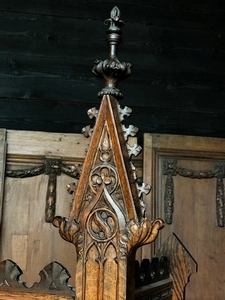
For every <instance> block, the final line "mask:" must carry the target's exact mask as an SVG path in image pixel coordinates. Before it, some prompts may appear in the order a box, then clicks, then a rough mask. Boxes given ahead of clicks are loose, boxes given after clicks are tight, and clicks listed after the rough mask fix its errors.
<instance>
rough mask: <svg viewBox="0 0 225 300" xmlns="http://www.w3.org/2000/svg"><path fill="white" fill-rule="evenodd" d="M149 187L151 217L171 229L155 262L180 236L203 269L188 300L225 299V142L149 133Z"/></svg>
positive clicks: (162, 237)
mask: <svg viewBox="0 0 225 300" xmlns="http://www.w3.org/2000/svg"><path fill="white" fill-rule="evenodd" d="M143 174H144V175H143V177H144V182H146V183H149V184H151V185H152V192H151V193H150V194H149V195H147V196H146V199H145V200H146V202H147V211H146V214H147V216H148V217H149V218H151V219H154V218H156V217H161V218H163V219H164V221H165V228H164V229H163V230H162V231H161V232H160V234H159V237H158V238H157V239H156V241H155V244H154V245H153V246H152V248H150V247H146V246H145V247H143V248H142V256H143V258H144V257H151V256H152V255H153V254H154V252H156V251H157V249H158V248H160V246H161V245H162V243H163V242H164V241H165V240H166V239H167V238H168V236H169V235H170V234H171V233H175V234H176V236H177V237H178V238H179V239H180V240H181V242H182V243H183V245H184V246H185V247H186V248H187V250H188V251H189V252H190V254H191V255H192V257H193V258H194V259H195V261H196V262H197V265H198V271H197V273H196V274H193V275H192V276H191V277H190V283H189V284H188V285H187V286H186V292H185V296H186V297H185V299H186V300H199V299H204V300H223V299H224V297H225V296H224V295H225V227H224V225H225V211H224V178H225V139H219V138H204V137H191V136H174V135H158V134H145V136H144V170H143Z"/></svg>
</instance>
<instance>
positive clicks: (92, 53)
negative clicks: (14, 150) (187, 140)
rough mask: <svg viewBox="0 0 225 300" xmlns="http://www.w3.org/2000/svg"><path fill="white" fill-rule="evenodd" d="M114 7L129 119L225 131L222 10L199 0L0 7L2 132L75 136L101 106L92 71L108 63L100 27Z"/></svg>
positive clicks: (148, 125)
mask: <svg viewBox="0 0 225 300" xmlns="http://www.w3.org/2000/svg"><path fill="white" fill-rule="evenodd" d="M114 5H118V6H119V8H120V9H121V12H122V19H123V20H124V21H125V23H126V26H125V27H124V29H123V42H122V45H121V47H120V51H119V58H120V60H121V61H126V62H131V63H132V64H133V65H134V68H133V72H132V75H131V77H130V78H129V79H127V80H126V81H124V82H122V83H121V84H120V85H119V88H120V89H121V91H122V92H123V93H124V95H125V98H124V100H123V101H122V102H121V104H122V105H128V106H130V107H133V108H134V113H133V116H132V117H131V119H128V120H127V122H128V123H130V120H132V124H134V125H137V126H138V127H139V128H140V130H141V131H147V132H149V131H151V132H162V133H166V132H168V133H179V134H180V133H181V134H182V133H184V134H200V135H216V136H218V135H223V134H225V129H224V128H225V126H224V122H223V117H222V112H223V111H225V104H224V96H225V79H224V78H225V76H224V75H225V71H224V70H225V35H224V30H225V22H224V20H223V16H224V12H225V3H224V2H223V1H218V2H216V3H213V2H207V3H205V1H203V0H201V1H198V3H196V2H190V3H186V2H184V1H171V0H161V1H155V0H154V1H153V0H150V1H145V0H142V1H139V2H138V3H134V2H133V1H131V0H126V1H125V0H121V1H119V2H117V3H114V2H113V1H107V3H105V2H99V1H97V0H94V1H71V0H68V1H66V3H65V2H62V1H59V0H54V1H52V0H47V1H42V0H39V1H34V0H31V1H29V3H28V2H27V0H21V1H19V2H18V1H15V0H7V1H6V0H5V1H1V3H0V28H1V34H0V45H1V46H0V102H1V113H0V114H1V124H0V126H1V127H7V128H11V129H30V130H35V129H36V130H46V131H65V132H80V128H82V127H83V124H84V125H86V124H87V123H86V122H85V121H83V119H84V120H85V118H86V112H85V111H86V110H87V109H89V108H91V107H92V106H98V105H99V100H98V99H97V93H98V92H99V91H100V90H101V88H102V87H103V83H102V82H101V81H100V80H98V79H97V78H95V77H94V76H93V75H92V74H91V69H92V66H93V63H94V60H95V59H96V58H99V59H105V58H106V57H107V47H106V44H105V41H104V36H105V30H106V28H105V27H104V25H103V21H104V20H105V19H106V18H107V17H109V13H110V10H111V8H112V7H113V6H114ZM5 101H6V102H5ZM23 106H25V107H23ZM135 107H136V108H135ZM73 110H74V111H75V112H73ZM72 112H73V115H74V118H73V115H72ZM137 112H138V114H137ZM87 120H88V121H89V119H87ZM81 124H82V125H81ZM80 125H81V126H80Z"/></svg>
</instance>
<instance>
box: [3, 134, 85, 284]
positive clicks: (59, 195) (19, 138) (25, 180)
mask: <svg viewBox="0 0 225 300" xmlns="http://www.w3.org/2000/svg"><path fill="white" fill-rule="evenodd" d="M0 134H1V136H0V157H1V159H0V196H1V198H0V199H1V202H0V208H1V211H2V213H1V216H2V222H1V245H0V260H1V261H3V260H6V259H10V260H13V261H14V262H15V263H17V264H18V266H19V267H20V268H21V269H22V271H23V275H22V276H21V278H20V280H21V281H23V282H26V284H27V285H28V286H32V285H33V283H34V282H39V281H40V276H39V275H38V274H39V272H40V271H41V270H42V269H43V268H44V267H45V266H46V265H48V264H49V263H51V262H52V261H57V262H58V263H60V264H62V265H63V266H64V267H65V268H66V269H67V270H68V271H69V273H70V274H71V276H72V278H71V279H70V281H69V283H70V284H71V285H73V286H74V275H75V267H76V251H75V249H74V246H73V245H72V244H70V243H68V242H66V241H64V240H62V238H61V237H60V235H59V232H58V229H57V228H54V227H53V225H52V224H51V220H52V218H53V217H54V216H55V215H61V216H65V217H67V216H68V215H69V212H70V206H71V202H72V199H73V197H74V196H73V195H72V192H73V191H74V189H75V185H76V181H77V178H78V177H79V172H80V170H81V168H82V166H81V165H82V162H83V160H84V157H85V151H86V149H87V147H88V143H89V141H88V139H86V138H85V137H84V136H83V135H81V134H61V133H44V132H29V131H12V130H1V131H0ZM6 146H7V147H6ZM6 148H7V151H5V149H6ZM5 163H6V172H4V168H5V167H4V164H5ZM4 174H5V177H4V176H3V175H4ZM68 191H69V193H68ZM3 192H4V193H3ZM3 194H4V195H3Z"/></svg>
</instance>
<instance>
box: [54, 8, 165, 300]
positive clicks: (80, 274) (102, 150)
mask: <svg viewBox="0 0 225 300" xmlns="http://www.w3.org/2000/svg"><path fill="white" fill-rule="evenodd" d="M105 24H106V25H109V29H108V30H107V38H106V41H107V43H108V46H109V56H108V59H106V60H105V61H100V60H97V61H96V62H95V65H94V68H93V73H94V74H95V75H96V76H98V77H101V78H103V80H104V82H105V87H104V88H103V89H102V91H101V92H100V93H99V94H98V96H99V98H100V99H101V106H100V109H99V110H97V109H96V108H93V109H90V110H89V111H88V115H89V117H90V118H93V117H95V118H96V122H95V126H94V128H90V126H87V127H86V128H84V129H83V133H84V135H85V136H90V146H89V148H88V151H87V154H86V158H85V161H84V164H83V169H82V172H81V176H80V179H79V182H78V185H77V189H76V192H75V196H74V201H73V206H72V209H71V212H70V215H69V217H68V218H64V217H55V218H54V220H53V224H54V226H56V227H58V228H59V233H60V235H61V236H62V238H63V239H65V240H66V241H68V242H71V243H73V244H74V245H75V247H76V251H77V268H76V282H75V287H76V299H77V300H125V299H127V300H132V299H134V293H133V291H134V284H133V275H132V274H133V273H132V272H133V265H134V255H135V252H136V249H137V248H138V247H141V246H143V245H146V244H148V243H151V242H152V241H154V240H155V238H156V237H157V235H158V232H159V230H160V229H161V228H162V227H163V221H162V220H161V219H156V220H154V221H150V220H148V219H147V218H146V217H145V203H144V202H143V200H142V194H143V193H145V194H147V193H148V192H149V191H150V186H149V185H147V184H144V183H143V184H142V185H138V184H137V179H136V173H135V168H134V166H133V164H132V162H131V159H130V158H131V156H132V155H138V154H139V152H140V151H141V147H140V146H138V145H133V146H131V145H129V143H128V141H129V139H128V137H129V136H135V135H136V133H137V128H136V127H134V126H132V125H130V126H128V127H126V126H125V125H123V124H122V123H123V120H124V118H125V117H126V116H129V115H130V113H131V109H130V108H128V107H123V108H122V107H121V106H120V105H119V103H118V100H120V99H122V97H123V95H122V93H121V92H120V90H119V89H118V83H119V82H120V81H121V80H123V79H125V78H126V77H128V76H129V75H130V73H131V67H132V65H131V64H130V63H124V62H122V63H121V62H120V61H119V60H118V58H117V49H118V46H119V44H120V42H121V27H122V26H123V25H124V22H123V21H122V20H121V19H120V11H119V9H118V8H117V7H114V8H113V10H112V11H111V17H110V18H109V19H107V20H106V21H105Z"/></svg>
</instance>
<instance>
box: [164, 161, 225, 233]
mask: <svg viewBox="0 0 225 300" xmlns="http://www.w3.org/2000/svg"><path fill="white" fill-rule="evenodd" d="M163 174H164V175H167V179H166V187H165V194H164V211H165V222H166V223H167V224H172V221H173V211H174V183H173V176H176V175H179V176H182V177H188V178H191V179H211V178H216V179H217V183H216V212H217V224H218V226H219V227H224V219H225V211H224V205H225V200H224V184H223V178H225V163H222V162H220V163H215V164H214V165H213V167H212V169H210V170H199V171H198V170H189V169H185V168H181V167H179V166H178V165H177V160H176V159H171V158H170V159H164V160H163Z"/></svg>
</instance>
